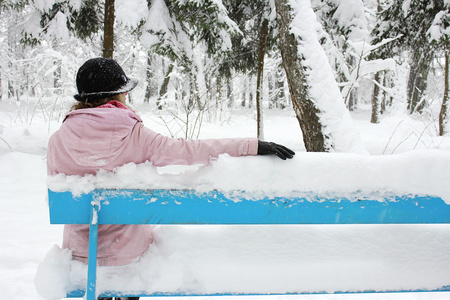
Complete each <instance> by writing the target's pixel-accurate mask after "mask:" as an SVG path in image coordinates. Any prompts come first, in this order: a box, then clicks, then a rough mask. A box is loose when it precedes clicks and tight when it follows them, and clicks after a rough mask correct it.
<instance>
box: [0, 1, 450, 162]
mask: <svg viewBox="0 0 450 300" xmlns="http://www.w3.org/2000/svg"><path fill="white" fill-rule="evenodd" d="M0 16H1V17H0V41H1V42H0V57H1V60H0V72H1V77H0V80H1V84H0V88H1V91H0V97H1V98H0V101H2V102H6V101H8V102H9V103H11V105H16V106H17V107H24V106H27V107H29V108H30V107H31V108H32V109H35V110H42V111H44V112H45V114H46V115H47V117H48V118H49V119H58V118H61V117H62V115H63V114H64V112H65V111H66V110H67V109H68V107H70V103H72V102H73V95H74V94H76V88H75V82H74V79H75V74H76V71H77V69H78V67H79V66H80V65H81V64H82V63H83V62H84V61H85V60H87V59H89V58H92V57H97V56H103V57H110V58H114V59H115V60H117V61H118V62H119V64H121V65H122V66H123V68H124V70H125V72H126V73H127V74H129V76H130V77H134V78H138V79H139V80H140V84H139V86H138V88H136V90H135V91H133V93H130V95H129V102H130V103H131V104H132V105H146V106H148V107H149V108H150V109H152V110H153V111H154V112H155V115H157V116H160V117H161V120H162V122H164V123H165V124H166V125H167V127H168V128H169V129H170V132H171V134H172V135H173V136H181V137H184V138H198V135H199V133H200V130H201V124H202V122H203V121H204V120H207V119H215V120H217V119H219V120H220V118H222V117H223V115H225V114H227V113H230V112H232V111H236V110H239V109H250V110H254V111H255V119H256V121H257V135H258V138H259V139H262V140H263V139H264V118H263V116H264V111H265V110H284V109H293V111H294V112H295V116H296V118H297V120H298V123H299V126H300V128H301V131H302V135H303V136H302V138H303V142H304V144H305V149H306V150H307V151H315V152H324V151H325V152H327V151H337V152H359V153H360V152H364V149H362V147H361V145H360V142H359V141H358V137H357V135H356V134H353V131H354V129H353V128H352V123H351V116H350V112H353V111H358V110H367V109H370V111H371V118H370V120H367V122H371V123H374V124H377V123H378V122H379V121H380V118H381V117H382V115H383V114H388V113H392V112H395V111H399V110H400V111H402V112H404V113H407V114H409V115H411V116H414V117H416V118H423V119H426V120H428V121H429V122H430V123H433V124H434V125H433V126H436V135H439V136H445V135H447V134H448V131H449V130H450V129H449V128H448V125H447V123H448V114H449V112H448V110H449V109H448V106H449V104H448V95H449V75H448V72H449V54H448V46H449V43H450V42H449V29H448V25H449V22H450V1H448V0H311V1H309V0H34V1H32V0H2V1H1V2H0ZM16 118H18V119H21V120H22V121H24V122H29V121H30V118H32V116H29V115H21V114H18V116H17V117H16Z"/></svg>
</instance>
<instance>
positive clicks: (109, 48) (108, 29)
mask: <svg viewBox="0 0 450 300" xmlns="http://www.w3.org/2000/svg"><path fill="white" fill-rule="evenodd" d="M114 19H115V16H114V0H105V21H104V27H103V57H105V58H113V53H114Z"/></svg>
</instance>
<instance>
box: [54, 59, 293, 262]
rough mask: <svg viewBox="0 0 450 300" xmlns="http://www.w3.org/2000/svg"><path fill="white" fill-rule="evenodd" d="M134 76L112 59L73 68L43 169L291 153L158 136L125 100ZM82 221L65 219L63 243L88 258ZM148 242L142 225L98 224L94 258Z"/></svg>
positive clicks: (125, 256)
mask: <svg viewBox="0 0 450 300" xmlns="http://www.w3.org/2000/svg"><path fill="white" fill-rule="evenodd" d="M137 83H138V81H137V80H135V79H131V78H128V77H127V76H126V75H125V73H124V71H123V70H122V68H121V67H120V66H119V64H117V62H115V61H114V60H112V59H105V58H94V59H90V60H88V61H86V62H85V63H84V64H83V65H82V66H81V67H80V69H79V70H78V73H77V78H76V84H77V90H78V94H77V95H75V96H74V97H75V99H76V100H77V101H78V103H77V104H75V105H74V106H73V107H72V111H71V112H69V113H68V114H67V115H66V118H65V120H64V121H63V124H62V125H61V128H60V129H59V130H58V131H56V132H55V133H54V134H53V135H52V137H51V138H50V141H49V145H48V153H47V168H48V169H47V170H48V174H49V175H56V174H58V173H64V174H66V175H81V176H83V175H86V174H95V173H96V172H97V171H98V170H99V169H105V170H109V171H112V170H113V169H114V168H116V167H118V166H121V165H123V164H126V163H130V162H133V163H136V164H138V163H143V162H145V161H150V162H151V163H152V164H153V165H154V166H165V165H170V164H187V165H189V164H197V163H202V164H207V163H208V162H209V161H210V159H211V157H217V156H218V155H220V154H222V153H228V154H229V155H231V156H246V155H257V154H259V155H265V154H276V155H278V156H279V157H280V158H282V159H286V158H292V157H293V156H294V152H293V151H291V150H289V149H287V148H286V147H284V146H281V145H277V144H275V143H267V142H261V141H258V140H257V139H255V138H233V139H207V140H199V141H194V140H184V139H174V138H168V137H165V136H162V135H161V134H158V133H156V132H154V131H152V130H150V129H148V128H146V127H145V126H144V125H143V123H142V120H141V119H140V118H139V116H138V115H137V114H136V113H135V112H134V111H133V110H131V109H130V108H128V107H127V106H126V104H125V100H126V95H127V94H128V92H129V91H131V90H132V89H133V88H135V87H136V85H137ZM88 241H89V226H88V225H65V227H64V239H63V248H67V249H71V250H72V251H73V252H72V254H73V258H74V259H77V260H80V261H83V262H86V263H87V260H88ZM151 243H152V232H151V229H150V227H149V226H148V225H100V226H99V238H98V264H99V265H100V266H117V265H124V264H129V263H131V262H133V261H135V260H137V259H138V258H139V257H140V256H141V255H142V254H143V253H144V252H145V251H146V250H147V249H148V248H149V246H150V244H151Z"/></svg>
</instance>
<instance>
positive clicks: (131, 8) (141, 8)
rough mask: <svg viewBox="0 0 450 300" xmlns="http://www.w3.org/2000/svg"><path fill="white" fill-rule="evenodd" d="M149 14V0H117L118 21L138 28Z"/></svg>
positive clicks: (116, 12) (116, 13)
mask: <svg viewBox="0 0 450 300" xmlns="http://www.w3.org/2000/svg"><path fill="white" fill-rule="evenodd" d="M147 14H148V8H147V1H145V0H133V1H130V0H116V1H115V15H116V20H117V21H118V22H121V23H123V24H124V25H125V26H129V27H131V28H136V27H138V26H139V24H140V23H141V22H142V21H145V18H146V17H147Z"/></svg>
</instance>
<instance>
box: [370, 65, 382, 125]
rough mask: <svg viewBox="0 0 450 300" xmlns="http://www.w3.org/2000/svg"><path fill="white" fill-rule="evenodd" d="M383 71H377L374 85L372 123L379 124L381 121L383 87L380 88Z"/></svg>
mask: <svg viewBox="0 0 450 300" xmlns="http://www.w3.org/2000/svg"><path fill="white" fill-rule="evenodd" d="M381 72H382V71H378V72H376V73H375V78H374V81H375V83H374V85H373V94H372V116H371V118H370V123H374V124H377V123H379V122H380V120H379V116H380V102H381V99H380V98H381V89H380V86H379V85H380V84H381V83H380V81H381V80H380V75H381Z"/></svg>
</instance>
